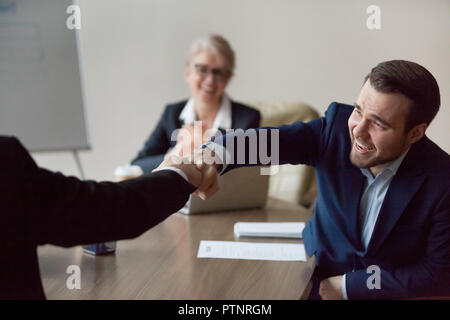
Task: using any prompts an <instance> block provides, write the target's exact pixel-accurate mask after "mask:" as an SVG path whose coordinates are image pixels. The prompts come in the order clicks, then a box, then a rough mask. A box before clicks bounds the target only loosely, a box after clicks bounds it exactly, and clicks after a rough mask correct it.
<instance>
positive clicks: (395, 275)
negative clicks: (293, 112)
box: [216, 103, 450, 299]
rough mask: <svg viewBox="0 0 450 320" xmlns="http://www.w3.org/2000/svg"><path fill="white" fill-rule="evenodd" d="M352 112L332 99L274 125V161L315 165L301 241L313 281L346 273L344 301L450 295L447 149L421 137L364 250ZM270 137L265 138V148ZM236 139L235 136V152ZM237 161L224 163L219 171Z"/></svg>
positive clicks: (360, 183) (449, 160)
mask: <svg viewBox="0 0 450 320" xmlns="http://www.w3.org/2000/svg"><path fill="white" fill-rule="evenodd" d="M352 111H353V107H352V106H348V105H343V104H339V103H332V104H331V105H330V106H329V108H328V110H327V112H326V113H325V117H322V118H320V119H317V120H313V121H311V122H309V123H301V122H296V123H294V124H292V125H285V126H282V127H279V128H277V129H279V159H280V164H285V163H290V164H300V163H302V164H307V165H311V166H314V167H315V169H316V177H317V183H318V189H319V194H318V199H317V204H316V207H315V212H314V215H313V217H312V218H311V220H310V221H309V223H308V224H307V226H306V228H305V229H304V231H303V239H304V243H305V248H306V251H307V253H308V255H309V256H312V255H315V257H316V271H317V272H316V274H317V275H318V277H320V279H319V280H321V279H324V278H327V277H331V276H335V275H342V274H346V289H347V294H348V297H349V299H374V298H378V299H379V298H381V299H383V298H414V297H424V296H438V295H450V157H449V155H448V154H447V153H446V152H444V151H443V150H441V149H440V148H439V147H438V146H437V145H436V144H435V143H433V142H432V141H431V140H429V139H428V138H427V137H423V138H422V139H421V140H420V141H418V142H416V143H415V144H413V145H412V146H411V148H410V149H409V151H408V153H407V155H406V157H405V158H404V160H403V162H402V164H401V166H400V167H399V169H398V171H397V174H396V175H395V176H394V178H393V180H392V181H391V184H390V186H389V189H388V191H387V193H386V197H385V199H384V202H383V205H382V207H381V209H380V212H379V216H378V219H377V222H376V225H375V228H374V231H373V234H372V238H371V240H370V243H369V245H368V248H367V251H364V250H363V246H362V243H361V230H360V224H359V202H360V199H361V195H362V192H363V187H364V183H365V177H364V176H363V174H362V173H361V170H360V169H359V168H357V167H355V166H354V165H353V164H352V163H351V162H350V160H349V154H350V150H351V142H350V136H349V132H348V126H347V120H348V118H349V117H350V114H351V113H352ZM266 129H269V130H273V128H266ZM259 130H261V128H260V129H257V132H258V131H259ZM226 137H227V136H223V137H219V138H218V139H216V142H218V143H222V144H224V145H226V140H227V139H230V138H231V136H228V138H226ZM268 137H271V134H268ZM234 139H236V136H234ZM271 143H274V142H273V141H271V140H270V139H269V141H268V145H269V147H268V150H270V147H271ZM237 145H238V143H236V141H235V143H234V146H235V152H234V154H235V155H236V154H237V151H236V146H237ZM258 147H259V142H258ZM246 150H249V148H248V141H247V144H246ZM258 155H259V150H258ZM246 156H247V158H246V159H247V161H248V154H247V155H246ZM235 160H236V159H235ZM234 163H236V161H235V162H234ZM239 166H242V165H238V164H232V165H229V166H228V167H227V168H226V170H225V172H226V171H228V170H231V169H233V168H236V167H239ZM371 265H377V266H378V267H379V268H380V269H381V274H380V275H381V289H372V290H371V289H369V288H368V286H367V280H368V278H369V277H370V276H371V275H372V274H373V273H371V272H369V273H368V270H367V268H368V267H369V266H371ZM369 282H370V279H369ZM313 290H318V288H317V286H316V288H315V289H313ZM316 293H317V292H316Z"/></svg>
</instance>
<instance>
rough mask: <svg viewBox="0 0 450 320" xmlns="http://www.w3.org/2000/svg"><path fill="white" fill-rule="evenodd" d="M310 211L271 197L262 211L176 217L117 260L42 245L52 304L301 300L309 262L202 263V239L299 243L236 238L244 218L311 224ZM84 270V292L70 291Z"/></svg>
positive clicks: (124, 245) (126, 243)
mask: <svg viewBox="0 0 450 320" xmlns="http://www.w3.org/2000/svg"><path fill="white" fill-rule="evenodd" d="M310 216H311V214H310V213H309V212H308V211H307V210H306V209H304V208H302V207H300V206H298V205H295V204H291V203H288V202H285V201H282V200H276V199H273V198H271V199H269V200H268V203H267V205H266V207H265V208H264V209H259V210H257V209H252V210H240V211H231V212H221V213H206V214H198V215H190V216H187V215H183V214H180V213H176V214H174V215H172V216H170V217H169V218H168V219H166V220H165V221H164V222H163V223H161V224H159V225H157V226H156V227H154V228H152V229H150V230H149V231H147V232H146V233H144V234H143V235H141V236H140V237H138V238H136V239H133V240H123V241H119V242H118V243H117V250H116V253H115V255H109V256H97V257H94V256H90V255H87V254H84V253H83V252H82V248H81V247H73V248H68V249H66V248H60V247H55V246H50V245H46V246H42V247H40V248H39V250H38V252H39V263H40V268H41V276H42V281H43V285H44V290H45V293H46V295H47V298H48V299H183V300H184V299H187V300H189V299H230V300H231V299H256V300H259V299H300V297H301V296H302V294H303V292H304V290H305V288H306V286H307V284H308V282H309V279H310V277H311V275H312V272H313V269H314V257H313V258H308V261H306V262H291V261H260V260H235V259H205V258H202V259H199V258H197V251H198V247H199V243H200V240H225V241H246V242H283V243H301V242H302V240H295V239H269V238H259V239H255V238H242V237H241V238H238V239H235V237H234V233H233V226H234V223H235V222H238V221H254V222H265V221H266V222H284V221H285V222H290V221H296V222H299V221H305V222H306V221H307V220H308V219H309V218H310ZM70 265H78V266H79V267H80V270H81V288H80V289H72V290H70V289H68V288H67V286H66V281H67V279H68V277H69V276H70V274H68V273H66V269H67V267H68V266H70Z"/></svg>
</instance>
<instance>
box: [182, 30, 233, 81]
mask: <svg viewBox="0 0 450 320" xmlns="http://www.w3.org/2000/svg"><path fill="white" fill-rule="evenodd" d="M208 50H210V51H213V52H214V53H216V54H219V55H220V56H221V57H222V58H223V59H224V60H225V63H226V64H227V71H228V72H229V75H230V77H231V76H232V75H233V73H234V67H235V57H234V51H233V49H232V48H231V46H230V44H229V43H228V41H227V40H226V39H225V38H224V37H222V36H221V35H218V34H210V35H208V36H206V37H202V38H199V39H197V40H195V41H194V42H193V43H192V44H191V46H190V48H189V51H188V55H187V59H186V65H187V64H189V62H190V60H191V58H192V57H193V56H194V55H196V54H197V53H199V52H202V51H208Z"/></svg>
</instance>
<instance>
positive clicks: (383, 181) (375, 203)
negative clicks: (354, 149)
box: [342, 149, 409, 300]
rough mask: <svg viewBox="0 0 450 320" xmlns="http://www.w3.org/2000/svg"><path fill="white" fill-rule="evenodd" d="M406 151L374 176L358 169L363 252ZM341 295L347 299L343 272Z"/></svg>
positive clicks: (365, 249)
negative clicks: (362, 179)
mask: <svg viewBox="0 0 450 320" xmlns="http://www.w3.org/2000/svg"><path fill="white" fill-rule="evenodd" d="M408 150H409V149H408ZM407 153H408V151H406V152H405V153H403V154H402V155H401V156H400V157H398V158H397V159H395V160H394V161H392V162H391V163H390V164H389V165H388V166H387V167H386V168H384V169H383V171H381V172H380V173H379V174H378V175H377V176H376V177H374V176H373V175H372V173H371V172H370V170H369V169H366V168H364V169H360V170H361V172H362V174H363V175H364V176H365V177H366V183H365V187H364V192H363V194H362V196H361V201H360V206H359V214H360V220H359V221H360V222H361V226H360V227H361V230H362V233H361V242H362V245H363V249H364V252H366V251H367V248H368V246H369V242H370V239H371V238H372V233H373V229H374V228H375V223H376V222H377V218H378V214H379V213H380V209H381V205H382V204H383V201H384V197H385V196H386V192H387V190H388V188H389V185H390V184H391V181H392V178H394V176H395V174H396V173H397V170H398V168H399V167H400V165H401V164H402V161H403V159H404V158H405V156H406V154H407ZM342 295H343V296H344V299H346V300H347V299H348V297H347V289H346V287H345V274H344V276H343V277H342Z"/></svg>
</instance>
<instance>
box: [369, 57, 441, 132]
mask: <svg viewBox="0 0 450 320" xmlns="http://www.w3.org/2000/svg"><path fill="white" fill-rule="evenodd" d="M367 79H369V80H370V84H371V85H372V86H373V87H374V88H375V90H377V91H379V92H383V93H393V92H398V93H401V94H403V95H405V96H406V97H408V98H409V99H410V100H411V101H412V103H411V104H410V106H409V113H408V114H407V116H406V126H405V130H406V132H408V131H409V130H410V129H412V128H413V127H414V126H416V125H418V124H420V123H426V124H430V122H431V121H432V120H433V118H434V117H435V116H436V114H437V112H438V111H439V106H440V104H441V97H440V94H439V86H438V84H437V82H436V79H435V78H434V77H433V75H432V74H431V73H430V72H429V71H428V70H427V69H425V68H424V67H422V66H421V65H419V64H417V63H414V62H411V61H405V60H391V61H385V62H381V63H379V64H378V65H377V66H376V67H375V68H373V69H372V70H371V71H370V73H369V74H368V75H367V76H366V77H365V78H364V83H366V81H367Z"/></svg>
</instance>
